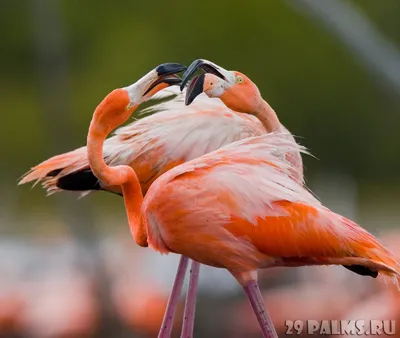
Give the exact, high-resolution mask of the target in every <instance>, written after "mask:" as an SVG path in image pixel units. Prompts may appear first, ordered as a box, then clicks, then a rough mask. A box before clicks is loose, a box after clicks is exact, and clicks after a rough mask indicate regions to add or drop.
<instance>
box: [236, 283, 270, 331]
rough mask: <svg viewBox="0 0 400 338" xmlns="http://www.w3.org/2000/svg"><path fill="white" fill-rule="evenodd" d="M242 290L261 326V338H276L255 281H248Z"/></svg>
mask: <svg viewBox="0 0 400 338" xmlns="http://www.w3.org/2000/svg"><path fill="white" fill-rule="evenodd" d="M243 289H244V292H245V293H246V295H247V297H248V298H249V301H250V304H251V306H252V308H253V310H254V313H255V314H256V316H257V320H258V322H259V324H260V326H261V331H262V333H263V337H264V338H278V335H277V334H276V331H275V327H274V324H273V323H272V320H271V317H270V316H269V313H268V312H267V309H266V308H265V305H264V300H263V298H262V296H261V292H260V288H259V287H258V283H257V281H255V280H250V281H248V282H247V283H246V284H245V285H243Z"/></svg>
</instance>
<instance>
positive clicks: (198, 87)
mask: <svg viewBox="0 0 400 338" xmlns="http://www.w3.org/2000/svg"><path fill="white" fill-rule="evenodd" d="M204 78H205V75H204V74H201V75H198V76H196V77H194V78H193V80H192V82H191V83H190V85H189V88H188V90H187V92H186V96H185V105H186V106H188V105H190V104H191V103H192V102H193V101H194V99H195V98H196V97H197V96H199V95H200V94H201V93H202V92H203V87H204Z"/></svg>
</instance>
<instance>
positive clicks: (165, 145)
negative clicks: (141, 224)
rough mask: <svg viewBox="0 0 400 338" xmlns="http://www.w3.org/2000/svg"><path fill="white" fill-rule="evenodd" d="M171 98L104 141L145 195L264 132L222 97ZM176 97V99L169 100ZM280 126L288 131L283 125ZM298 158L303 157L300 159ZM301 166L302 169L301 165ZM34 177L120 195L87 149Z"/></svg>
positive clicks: (191, 300) (50, 187)
mask: <svg viewBox="0 0 400 338" xmlns="http://www.w3.org/2000/svg"><path fill="white" fill-rule="evenodd" d="M204 65H206V63H204ZM209 67H215V68H216V69H218V70H219V71H220V72H222V73H223V72H226V71H225V70H224V69H223V68H221V67H219V66H216V65H214V64H212V63H209ZM178 69H179V68H178ZM216 71H217V70H216ZM153 94H154V92H153ZM167 96H169V98H170V100H169V101H167V102H165V103H161V104H158V105H155V106H152V107H151V108H150V109H148V110H147V111H146V113H152V112H154V111H157V114H154V115H150V116H147V117H145V118H143V119H141V120H138V121H135V122H134V123H132V124H130V125H127V126H125V127H123V128H120V129H118V130H116V131H115V135H114V136H112V137H110V138H108V139H107V140H105V142H104V147H103V156H104V160H105V162H106V163H107V164H109V165H119V164H126V165H129V166H131V167H132V168H133V169H134V170H135V172H136V174H137V175H138V178H139V181H140V185H141V188H142V191H143V193H144V194H145V193H146V192H147V190H148V188H149V186H150V185H151V184H152V182H153V181H154V180H155V179H156V178H158V177H159V176H160V175H162V174H163V173H164V172H166V171H167V170H169V169H171V168H173V167H175V166H176V165H179V164H181V163H184V162H186V161H189V160H192V159H194V158H196V157H199V156H201V155H203V154H205V153H208V152H210V151H213V150H215V149H218V148H220V147H221V146H224V145H226V144H229V143H231V142H234V141H237V140H240V139H243V138H246V137H250V136H257V135H262V134H264V133H265V132H266V130H265V128H264V127H263V125H262V124H261V123H260V121H259V120H258V119H257V118H256V117H254V116H252V115H248V114H243V113H238V112H235V111H233V110H231V109H229V108H227V107H226V106H225V105H224V103H222V102H221V101H220V100H218V99H217V100H210V99H208V98H207V96H206V95H204V94H203V95H200V96H198V97H197V100H196V102H195V103H193V104H192V105H190V106H186V107H185V106H184V105H183V100H184V97H183V95H182V94H181V93H179V91H176V90H173V88H166V89H164V90H161V91H160V92H159V93H157V94H155V96H154V97H162V98H165V97H167ZM173 96H175V97H174V98H173V99H171V97H173ZM149 97H150V95H147V96H146V99H148V98H149ZM282 130H286V129H285V128H284V127H283V126H282ZM299 160H300V161H301V157H300V158H299ZM300 168H301V170H302V165H301V163H300ZM301 176H302V171H301ZM35 180H37V181H41V182H42V184H43V186H44V188H46V189H47V191H48V193H49V194H51V193H54V192H57V191H61V190H74V191H81V192H82V193H83V194H87V193H88V192H91V191H96V190H104V191H110V192H114V193H117V194H122V193H121V187H120V186H114V185H109V184H107V183H106V182H103V181H101V180H98V179H97V177H96V176H95V175H94V174H93V172H92V171H91V169H90V167H89V162H88V157H87V149H86V147H81V148H78V149H76V150H74V151H71V152H68V153H65V154H61V155H57V156H54V157H52V158H50V159H48V160H46V161H44V162H42V163H40V164H38V165H37V166H35V167H33V168H32V169H31V171H30V172H29V173H27V175H26V176H25V177H24V178H23V179H22V180H21V182H20V184H23V183H27V182H31V181H35ZM187 264H188V261H187V259H186V258H185V257H182V259H181V262H180V264H179V267H178V274H177V277H176V278H177V279H176V280H175V283H174V287H173V292H172V293H171V297H170V302H169V306H168V310H167V312H166V316H165V317H164V323H163V326H162V333H163V334H166V336H169V334H170V330H171V329H172V321H173V316H174V310H173V309H174V308H176V303H177V299H178V296H179V294H180V290H181V288H182V283H183V277H184V273H185V271H186V266H187ZM192 264H193V265H192V271H193V272H194V274H192V275H191V280H190V287H189V289H188V295H189V297H187V304H186V307H185V318H186V319H190V318H194V306H195V301H196V299H195V294H196V285H197V275H198V269H199V266H198V265H197V264H196V263H195V262H193V263H192ZM192 331H193V321H191V320H185V321H184V327H183V331H182V332H183V333H182V334H183V336H185V337H188V336H190V335H191V334H190V333H188V332H192Z"/></svg>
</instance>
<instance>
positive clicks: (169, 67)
mask: <svg viewBox="0 0 400 338" xmlns="http://www.w3.org/2000/svg"><path fill="white" fill-rule="evenodd" d="M186 69H187V67H186V66H184V65H181V64H179V63H163V64H161V65H159V66H158V67H157V68H156V72H157V75H158V76H164V75H171V74H176V73H180V72H183V71H184V70H186Z"/></svg>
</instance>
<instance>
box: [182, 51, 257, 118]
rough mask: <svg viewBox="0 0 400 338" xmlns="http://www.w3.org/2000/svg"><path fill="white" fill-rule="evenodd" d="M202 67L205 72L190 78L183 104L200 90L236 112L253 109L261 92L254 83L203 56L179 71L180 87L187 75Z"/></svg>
mask: <svg viewBox="0 0 400 338" xmlns="http://www.w3.org/2000/svg"><path fill="white" fill-rule="evenodd" d="M197 69H202V70H203V71H205V74H202V75H197V76H195V77H193V78H192V81H191V82H190V84H189V86H188V89H187V92H186V99H185V103H186V105H189V104H191V103H192V102H193V100H194V99H195V98H196V97H197V96H198V95H200V94H201V93H202V92H204V93H206V95H207V96H208V97H218V98H220V99H221V100H222V101H223V102H224V103H225V105H226V106H227V107H228V108H230V109H232V110H234V111H237V112H240V113H248V114H251V113H255V112H256V111H257V109H258V107H259V105H260V103H261V100H262V99H261V95H260V91H259V90H258V88H257V86H256V85H255V84H254V83H253V82H252V81H251V80H250V79H249V78H248V77H247V76H246V75H244V74H242V73H240V72H237V71H228V70H225V69H224V68H222V67H220V66H218V65H216V64H214V63H212V62H210V61H207V60H201V59H199V60H196V61H194V62H193V63H192V64H191V65H190V66H189V68H188V69H187V70H186V72H185V73H184V74H183V77H182V83H181V89H183V87H184V86H185V85H186V84H187V83H188V81H189V80H190V77H191V76H192V75H193V74H194V73H195V72H196V71H197Z"/></svg>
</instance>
